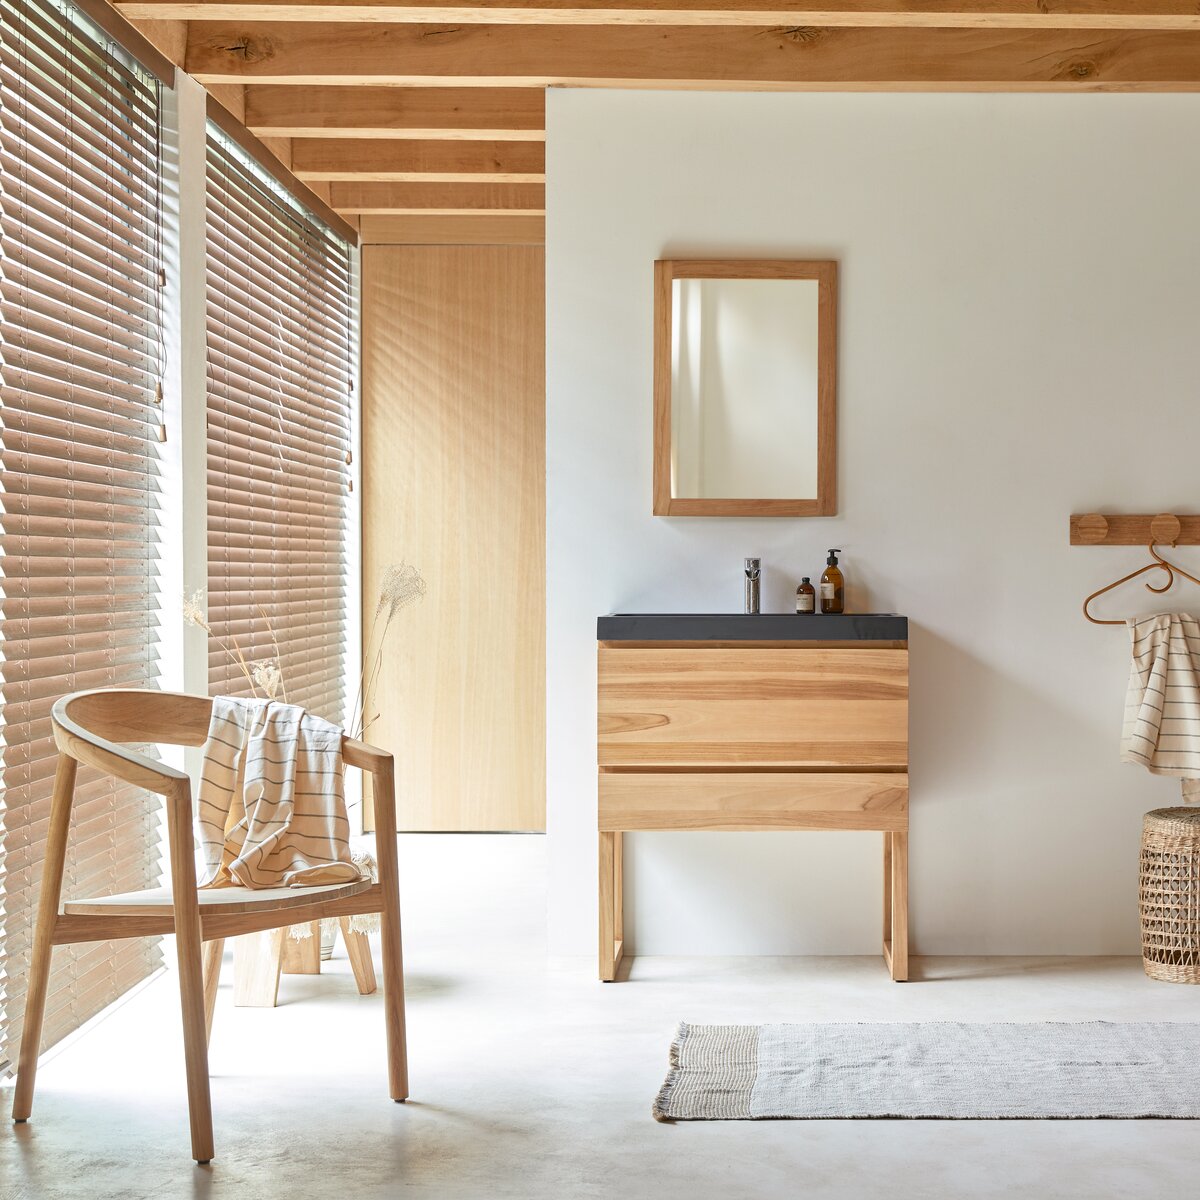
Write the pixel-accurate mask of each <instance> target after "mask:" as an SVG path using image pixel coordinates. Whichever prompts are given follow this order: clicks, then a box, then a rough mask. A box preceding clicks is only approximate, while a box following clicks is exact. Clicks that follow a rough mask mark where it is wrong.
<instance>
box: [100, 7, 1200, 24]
mask: <svg viewBox="0 0 1200 1200" xmlns="http://www.w3.org/2000/svg"><path fill="white" fill-rule="evenodd" d="M117 7H118V8H119V9H120V10H121V11H122V12H123V13H124V14H125V16H126V17H128V18H130V19H131V20H135V21H148V20H174V21H231V22H240V21H270V22H297V21H308V22H323V23H333V22H338V21H352V22H357V23H376V24H406V23H407V24H437V25H441V24H475V25H480V24H483V25H702V26H704V25H761V26H771V25H809V26H814V27H818V28H837V27H846V26H850V27H857V28H878V29H897V28H908V29H912V28H924V29H1106V30H1186V29H1192V30H1197V29H1200V11H1197V7H1196V4H1195V3H1193V2H1192V0H949V2H947V0H807V2H805V0H798V2H794V3H789V2H788V0H775V2H774V3H771V2H770V0H590V2H585V0H443V3H440V4H428V3H425V4H421V3H411V4H404V3H397V0H346V2H344V3H338V2H336V0H255V2H253V3H237V2H235V0H233V2H231V0H126V2H123V0H118V3H117Z"/></svg>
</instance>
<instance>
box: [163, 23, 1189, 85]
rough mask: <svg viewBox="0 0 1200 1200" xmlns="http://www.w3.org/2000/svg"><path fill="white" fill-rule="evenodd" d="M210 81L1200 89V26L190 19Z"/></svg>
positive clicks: (197, 60)
mask: <svg viewBox="0 0 1200 1200" xmlns="http://www.w3.org/2000/svg"><path fill="white" fill-rule="evenodd" d="M186 65H187V70H188V71H190V72H191V73H192V74H193V75H196V76H197V77H199V78H200V79H201V80H203V81H206V82H219V83H224V82H231V81H241V82H257V83H270V82H273V83H304V84H309V85H312V84H317V83H327V84H381V83H386V84H406V85H413V86H435V85H440V86H456V87H496V86H504V85H508V86H520V87H540V86H554V85H557V84H563V85H575V86H593V87H603V86H623V87H632V86H637V87H708V88H712V87H726V88H800V89H804V88H809V89H835V88H836V89H847V88H851V89H887V90H903V89H915V90H936V89H952V90H964V89H968V88H978V89H989V90H992V89H994V90H1014V91H1016V90H1037V89H1047V90H1055V89H1064V90H1072V89H1106V88H1115V89H1121V90H1126V89H1130V88H1140V89H1144V90H1160V91H1177V90H1178V91H1190V90H1197V89H1200V33H1116V34H1109V35H1104V36H1099V35H1097V34H1094V33H1093V34H1085V33H1079V32H1074V33H1072V32H1070V31H1063V30H1051V31H1047V32H1029V31H1003V30H982V29H815V28H812V27H809V26H794V27H788V28H784V27H775V28H770V29H759V28H711V29H697V28H678V27H668V26H655V27H642V28H635V27H632V26H611V27H606V28H584V27H575V26H562V25H559V26H553V25H551V26H536V25H528V26H515V25H455V26H440V25H411V24H410V25H348V24H337V25H324V24H316V23H303V22H302V23H298V24H284V25H273V26H261V25H255V24H233V25H228V24H221V23H217V22H193V23H192V24H191V25H190V26H189V33H188V50H187V59H186Z"/></svg>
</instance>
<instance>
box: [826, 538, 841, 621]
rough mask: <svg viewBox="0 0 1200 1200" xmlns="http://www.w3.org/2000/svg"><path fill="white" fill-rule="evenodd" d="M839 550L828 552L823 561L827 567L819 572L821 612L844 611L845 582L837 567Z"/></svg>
mask: <svg viewBox="0 0 1200 1200" xmlns="http://www.w3.org/2000/svg"><path fill="white" fill-rule="evenodd" d="M839 554H841V551H840V550H830V552H829V557H828V558H827V559H826V560H825V561H826V563H827V564H828V566H826V568H825V570H823V571H822V572H821V611H822V612H823V613H840V612H845V611H846V595H845V587H846V581H845V579H844V578H843V577H842V572H841V569H840V568H839V567H838V558H837V556H838V555H839Z"/></svg>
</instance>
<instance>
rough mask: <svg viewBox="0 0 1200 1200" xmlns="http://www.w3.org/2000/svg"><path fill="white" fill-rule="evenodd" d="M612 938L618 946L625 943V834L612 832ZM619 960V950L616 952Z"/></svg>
mask: <svg viewBox="0 0 1200 1200" xmlns="http://www.w3.org/2000/svg"><path fill="white" fill-rule="evenodd" d="M613 938H614V940H615V941H616V943H617V946H618V947H623V946H624V944H625V835H624V834H623V833H614V834H613ZM616 958H617V960H618V961H620V958H621V950H620V949H618V950H617V952H616Z"/></svg>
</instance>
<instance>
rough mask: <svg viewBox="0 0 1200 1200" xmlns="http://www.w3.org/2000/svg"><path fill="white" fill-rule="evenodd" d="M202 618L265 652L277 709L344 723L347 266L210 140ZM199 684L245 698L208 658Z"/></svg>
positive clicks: (256, 656) (332, 241)
mask: <svg viewBox="0 0 1200 1200" xmlns="http://www.w3.org/2000/svg"><path fill="white" fill-rule="evenodd" d="M207 213H208V235H207V236H208V297H207V304H206V313H207V324H208V368H207V370H208V437H207V446H208V471H207V477H208V484H207V487H208V559H209V571H208V620H209V623H210V624H211V625H212V628H213V631H214V633H216V635H217V637H219V638H220V639H221V640H223V641H225V642H230V641H236V643H237V644H238V646H239V647H240V648H241V650H242V652H243V653H244V654H245V656H246V657H247V659H249V660H252V661H255V660H261V659H267V658H274V657H275V653H276V651H275V646H274V641H273V639H272V636H271V633H270V632H269V631H268V629H267V623H266V622H265V621H264V619H263V615H262V614H263V612H265V613H266V614H267V619H268V620H269V622H270V625H271V627H272V628H273V630H274V634H275V636H276V638H277V639H278V646H279V655H280V660H281V661H280V666H281V667H282V670H283V678H284V684H285V687H286V689H287V698H288V700H290V701H291V702H292V703H300V704H303V705H305V707H308V708H310V709H312V710H313V711H315V712H317V713H319V714H320V715H321V716H324V717H327V718H328V719H330V720H332V721H335V722H338V723H339V724H340V723H341V722H342V721H343V720H344V719H345V684H344V678H343V676H344V662H343V657H342V655H343V646H344V638H345V629H346V627H347V623H348V592H347V536H348V521H349V497H348V489H347V479H348V466H347V462H346V458H347V450H348V448H349V446H350V387H351V383H352V380H353V374H352V371H353V357H352V356H353V353H354V346H353V341H352V334H351V324H350V322H351V313H352V310H353V306H352V295H351V280H352V262H351V257H350V248H349V246H347V245H346V244H345V242H343V241H342V240H341V239H340V237H338V236H337V235H335V234H333V233H332V231H330V230H329V229H328V228H326V227H325V226H324V225H322V224H321V223H320V222H318V221H316V220H315V219H314V218H313V217H312V216H311V215H310V214H308V213H306V212H305V211H303V210H302V209H301V208H299V207H298V205H297V204H296V203H295V202H294V201H293V200H292V199H291V198H290V197H289V196H286V195H285V194H284V193H282V192H281V191H280V190H278V188H277V186H276V185H275V184H274V183H273V182H272V181H270V180H268V179H266V177H265V176H262V175H261V174H260V173H259V170H258V168H257V167H255V166H254V165H253V164H251V163H250V161H249V160H248V159H246V158H245V157H244V156H243V155H242V153H241V151H239V150H238V149H237V148H236V147H234V146H233V145H232V144H230V143H229V142H228V141H227V140H226V139H225V137H224V136H223V135H222V134H221V133H220V132H219V131H218V130H217V129H216V128H215V127H214V126H211V125H210V127H209V138H208V207H207ZM209 688H210V690H211V691H212V692H214V693H217V694H220V693H225V694H232V695H245V694H247V693H248V691H249V689H248V687H247V685H246V682H245V679H244V678H243V676H242V674H241V672H240V670H239V669H238V667H237V665H236V664H235V663H232V662H230V660H229V658H228V657H227V656H226V655H225V654H224V652H223V651H221V650H220V648H219V647H218V646H216V645H215V644H210V647H209Z"/></svg>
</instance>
